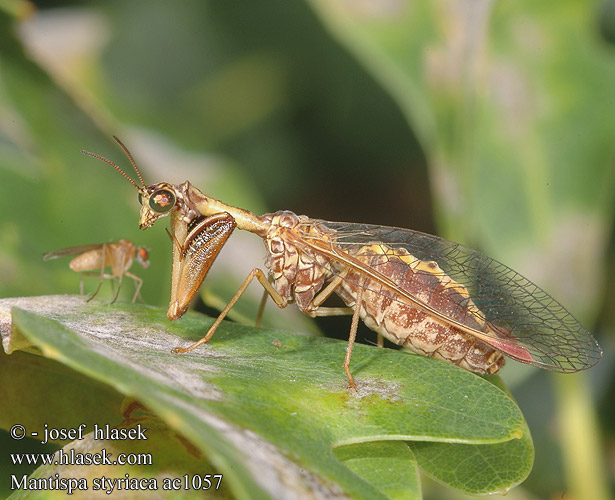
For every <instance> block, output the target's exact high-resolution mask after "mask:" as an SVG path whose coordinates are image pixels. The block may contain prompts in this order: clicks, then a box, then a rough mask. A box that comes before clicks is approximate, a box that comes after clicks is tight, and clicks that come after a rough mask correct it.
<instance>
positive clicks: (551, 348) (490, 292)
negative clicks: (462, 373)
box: [298, 220, 602, 372]
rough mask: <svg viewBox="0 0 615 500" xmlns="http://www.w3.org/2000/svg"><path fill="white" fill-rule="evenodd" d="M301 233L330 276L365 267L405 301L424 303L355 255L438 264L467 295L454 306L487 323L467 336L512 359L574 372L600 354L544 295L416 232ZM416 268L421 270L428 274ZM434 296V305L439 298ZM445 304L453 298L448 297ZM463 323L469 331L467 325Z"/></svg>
mask: <svg viewBox="0 0 615 500" xmlns="http://www.w3.org/2000/svg"><path fill="white" fill-rule="evenodd" d="M313 224H318V227H319V228H325V237H324V238H320V239H321V241H319V242H316V239H318V238H319V237H317V236H315V232H314V231H309V230H308V228H309V226H310V225H313ZM298 234H300V235H301V237H302V239H303V240H304V241H306V242H308V243H310V247H311V248H313V249H316V250H318V249H320V250H321V251H322V252H323V253H326V255H327V257H329V258H330V259H331V258H332V259H333V261H334V262H335V261H336V262H338V264H337V265H334V266H333V267H334V268H336V269H335V270H332V271H333V272H339V271H340V270H341V269H342V268H343V267H344V266H348V265H349V262H352V263H353V266H354V267H355V269H357V265H358V266H359V267H361V266H363V267H362V268H361V269H359V270H360V271H362V272H364V273H365V274H366V275H367V274H369V275H370V277H372V279H376V280H377V281H378V282H379V284H381V285H384V286H386V287H388V290H389V291H393V292H395V293H394V295H396V296H398V297H399V300H402V301H404V302H406V303H408V299H410V301H411V302H414V303H423V304H425V302H423V301H422V300H421V298H420V297H419V296H418V294H416V295H414V296H412V294H411V293H410V292H408V290H410V289H412V287H410V286H404V284H403V283H397V284H392V283H391V281H390V280H388V279H387V277H386V276H380V274H379V272H378V269H374V268H370V267H369V266H367V265H364V264H363V265H362V264H361V263H357V262H356V260H353V259H352V256H353V255H356V254H357V253H358V252H359V250H360V249H361V248H363V247H365V246H366V245H379V248H380V249H381V251H382V252H383V253H384V255H385V256H386V255H390V256H391V257H393V256H398V255H399V254H400V249H405V251H407V253H409V254H410V255H412V256H414V257H415V258H416V259H418V260H419V261H420V262H421V263H426V262H435V263H437V265H438V267H437V268H436V269H437V271H436V273H439V278H441V279H445V280H446V279H448V278H450V279H451V280H453V281H454V282H456V283H459V284H461V285H463V287H465V289H466V290H467V294H465V295H464V293H459V294H457V299H456V300H457V301H458V303H457V304H456V309H458V310H460V311H461V310H464V309H466V310H469V309H470V308H471V304H473V305H475V306H476V307H475V308H471V309H472V310H471V311H470V312H468V313H466V316H470V315H471V316H474V317H478V319H479V322H480V321H482V322H484V323H486V324H487V325H489V328H487V329H479V328H474V329H473V328H471V327H470V331H469V333H472V334H474V335H475V336H476V337H477V338H479V339H480V340H482V341H484V342H486V343H488V344H490V345H491V346H492V347H494V348H495V349H497V350H499V351H502V352H504V353H505V354H506V355H508V356H510V357H512V358H514V359H517V360H519V361H522V362H524V363H528V364H532V365H535V366H538V367H541V368H546V369H549V370H552V371H556V372H576V371H579V370H584V369H586V368H589V367H591V366H593V365H595V364H596V363H597V362H598V361H599V360H600V358H601V356H602V351H601V349H600V346H599V345H598V343H597V342H596V340H595V339H594V338H593V337H592V335H591V334H590V333H589V332H588V331H587V330H586V329H585V328H584V327H583V326H582V325H581V324H580V323H579V322H578V321H577V320H576V319H575V318H574V317H573V316H572V315H571V314H570V313H569V312H568V311H567V310H566V309H565V308H564V307H563V306H562V305H561V304H559V303H558V302H557V301H556V300H555V299H553V298H552V297H551V296H550V295H549V294H548V293H546V292H545V291H544V290H542V289H541V288H539V287H538V286H537V285H535V284H534V283H532V282H531V281H530V280H528V279H527V278H525V277H523V276H521V275H520V274H519V273H517V272H515V271H514V270H512V269H510V268H509V267H507V266H505V265H504V264H502V263H500V262H498V261H496V260H494V259H492V258H490V257H488V256H486V255H484V254H482V253H480V252H478V251H476V250H472V249H471V248H468V247H465V246H463V245H460V244H458V243H454V242H451V241H448V240H445V239H443V238H439V237H437V236H432V235H429V234H425V233H421V232H418V231H412V230H408V229H400V228H392V227H386V226H373V225H369V224H353V223H342V222H328V221H315V220H311V221H309V222H306V224H305V226H304V231H303V232H302V229H301V228H299V232H298ZM398 260H399V259H398ZM416 267H417V272H419V273H420V272H427V271H422V270H420V269H419V267H421V266H418V265H417V266H416ZM422 267H423V268H424V267H425V266H424V265H423V266H422ZM432 274H435V273H434V272H432ZM355 285H357V283H355ZM440 289H441V287H440ZM428 293H429V294H432V295H431V296H430V299H429V302H430V303H431V302H432V300H433V298H434V297H433V294H437V293H439V292H438V288H436V289H433V290H429V291H428ZM409 294H410V295H409ZM468 294H469V296H468ZM404 296H405V299H406V300H404ZM435 299H436V300H435V302H437V301H438V300H437V299H438V297H435ZM442 299H446V300H451V295H450V294H448V295H447V297H446V298H445V297H442ZM425 305H426V306H427V304H425ZM427 309H429V307H427ZM462 316H463V314H462ZM459 317H460V316H459V314H457V316H456V317H455V318H453V317H452V316H451V317H450V322H451V324H452V325H459ZM463 323H464V326H465V327H466V330H465V331H468V330H467V325H468V323H467V322H463Z"/></svg>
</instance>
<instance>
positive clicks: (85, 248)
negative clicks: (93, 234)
mask: <svg viewBox="0 0 615 500" xmlns="http://www.w3.org/2000/svg"><path fill="white" fill-rule="evenodd" d="M102 246H103V244H102V243H98V244H95V245H79V246H76V247H68V248H62V249H60V250H55V251H53V252H48V253H46V254H45V255H43V260H45V261H47V260H53V259H59V258H60V257H67V256H69V255H77V254H80V253H85V252H89V251H90V250H99V249H100V248H102Z"/></svg>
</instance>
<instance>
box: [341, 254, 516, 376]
mask: <svg viewBox="0 0 615 500" xmlns="http://www.w3.org/2000/svg"><path fill="white" fill-rule="evenodd" d="M353 256H354V257H355V258H356V259H358V260H360V261H361V262H363V263H364V264H366V265H368V266H369V267H371V268H372V269H374V270H376V271H377V272H378V273H380V274H381V275H384V276H385V277H386V278H388V279H390V280H391V281H393V282H394V283H395V284H396V285H398V286H399V287H401V288H403V289H404V290H406V291H407V292H409V294H411V295H412V296H413V297H415V298H416V299H417V300H419V301H420V302H422V303H424V304H426V305H428V306H429V307H431V308H433V309H435V310H436V311H438V312H439V313H441V314H443V315H444V316H446V317H447V318H451V319H453V320H455V321H457V322H459V323H461V324H463V325H465V326H468V327H470V328H473V329H476V330H479V331H481V332H488V331H489V327H488V326H487V325H486V324H485V321H484V320H483V319H481V315H480V311H479V310H478V308H477V307H476V305H475V304H474V302H473V301H472V300H471V298H470V296H469V293H468V291H467V289H466V288H465V287H464V286H463V285H461V284H459V283H457V282H455V281H453V280H452V279H451V278H449V277H448V276H447V275H446V273H445V272H444V271H443V270H442V269H441V268H440V267H439V266H438V264H437V263H436V262H432V261H420V260H418V259H416V258H415V257H413V256H412V255H410V254H409V253H408V252H407V251H406V250H405V249H391V248H389V247H387V246H386V245H383V244H374V245H368V246H363V247H361V248H360V250H359V251H358V252H356V253H354V254H353ZM365 279H367V281H366V282H365V281H364V280H365ZM359 284H362V288H363V289H364V291H363V296H362V298H361V310H360V316H361V319H362V320H363V322H364V323H365V324H366V325H367V326H368V327H369V328H371V329H372V330H374V331H376V332H378V333H380V334H381V335H383V336H384V337H386V338H387V339H389V340H390V341H391V342H394V343H395V344H398V345H401V346H404V347H408V348H410V349H412V350H413V351H415V352H417V353H419V354H423V355H426V356H430V357H434V358H439V359H443V360H445V361H448V362H450V363H453V364H456V365H459V366H461V367H463V368H465V369H467V370H470V371H474V372H478V373H497V372H498V371H499V370H500V368H501V367H502V366H504V363H505V359H504V357H503V355H502V354H501V353H500V352H499V351H496V350H494V349H493V348H492V347H491V346H489V345H487V344H485V343H484V342H482V341H480V340H478V339H477V338H475V337H473V336H472V335H470V334H467V333H465V332H464V331H462V330H460V329H459V328H456V327H454V326H449V325H447V324H445V323H444V322H442V321H441V320H438V319H437V318H435V317H433V316H431V315H429V314H428V313H426V312H424V311H422V310H420V309H417V308H415V307H412V305H409V304H408V303H404V302H402V301H401V300H396V299H398V297H397V295H398V294H397V293H396V292H395V291H394V290H392V289H391V288H390V287H388V286H386V285H383V284H382V283H380V282H379V281H376V280H374V279H372V278H365V277H364V275H363V274H359V273H358V272H356V271H351V272H349V274H348V275H347V277H346V279H345V280H344V281H343V282H342V284H341V285H340V286H339V287H338V288H337V289H336V292H337V294H338V295H339V296H340V297H341V298H342V299H343V300H344V302H345V303H346V304H347V305H348V306H349V307H355V306H356V304H355V303H356V297H357V290H358V286H359Z"/></svg>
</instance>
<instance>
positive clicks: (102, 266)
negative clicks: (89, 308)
mask: <svg viewBox="0 0 615 500" xmlns="http://www.w3.org/2000/svg"><path fill="white" fill-rule="evenodd" d="M106 250H107V244H106V243H103V245H102V257H101V259H102V262H101V264H100V281H99V282H98V287H97V288H96V291H95V292H94V293H93V294H92V295H91V297H90V298H89V299H88V300H86V302H89V301H90V300H92V299H93V298H94V297H96V294H97V293H98V292H99V290H100V287H101V286H102V284H103V280H104V279H105V257H106V253H107V252H106ZM90 269H91V268H90Z"/></svg>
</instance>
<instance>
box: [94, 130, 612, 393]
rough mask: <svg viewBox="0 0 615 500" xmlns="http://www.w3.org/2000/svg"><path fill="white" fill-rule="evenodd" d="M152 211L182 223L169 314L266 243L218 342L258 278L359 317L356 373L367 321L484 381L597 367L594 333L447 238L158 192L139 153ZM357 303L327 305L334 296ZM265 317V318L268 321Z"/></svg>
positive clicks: (146, 213)
mask: <svg viewBox="0 0 615 500" xmlns="http://www.w3.org/2000/svg"><path fill="white" fill-rule="evenodd" d="M115 140H116V141H117V142H118V144H119V145H120V146H121V147H122V149H123V150H124V152H125V153H126V155H127V156H128V158H129V159H130V162H131V163H132V166H133V167H134V169H135V171H136V173H137V176H138V178H139V181H140V183H141V185H140V186H139V185H137V184H136V183H135V182H134V181H133V180H132V179H131V178H130V177H129V176H128V175H127V174H126V173H125V172H124V171H122V170H121V169H120V168H119V167H118V166H117V165H115V164H114V163H112V162H111V161H109V160H107V159H106V158H103V157H101V156H99V155H96V154H94V153H89V152H87V151H83V152H84V153H85V154H87V155H90V156H93V157H95V158H98V159H100V160H102V161H104V162H106V163H108V164H109V165H111V166H112V167H113V168H115V169H116V170H117V171H119V172H120V173H121V174H122V175H123V176H124V177H126V178H127V179H128V180H129V181H130V182H131V183H132V184H133V186H134V187H135V188H136V190H137V191H138V194H139V202H140V203H141V214H140V219H139V227H140V228H141V229H146V228H149V227H151V226H152V225H153V224H154V223H155V222H156V221H157V220H158V219H159V218H160V217H165V216H167V215H170V216H171V233H170V234H171V239H172V241H173V270H172V285H171V287H172V288H171V302H170V304H169V310H168V312H167V317H168V318H169V319H170V320H174V319H177V318H179V317H181V316H182V315H183V314H184V312H185V311H186V309H187V308H188V306H189V304H190V301H191V299H192V298H193V297H194V295H195V294H196V292H197V291H198V289H199V286H200V285H201V283H202V281H203V279H204V278H205V276H206V275H207V272H208V270H209V268H210V267H211V264H212V263H213V261H214V259H215V258H216V256H217V255H218V253H220V251H221V250H222V247H223V246H224V244H225V243H226V241H227V239H228V237H229V236H230V235H231V233H232V232H233V230H234V229H235V227H237V228H239V229H242V230H245V231H250V232H251V233H254V234H256V235H257V236H260V237H261V238H263V241H264V243H265V248H266V252H267V256H266V261H265V265H266V267H267V268H268V270H269V277H267V275H265V273H264V272H263V271H262V270H261V269H258V268H256V269H253V270H252V271H251V272H250V273H249V274H248V276H247V277H246V279H245V280H244V282H243V283H242V284H241V286H240V287H239V289H238V290H237V292H236V293H235V295H234V296H233V297H232V298H231V300H230V301H229V302H228V304H227V305H226V307H225V308H224V309H223V310H222V312H221V313H220V315H219V316H218V318H217V320H216V321H215V322H214V323H213V325H212V326H211V328H210V329H209V331H207V333H206V334H205V336H204V337H203V338H202V339H200V340H199V341H197V342H195V343H194V344H192V345H191V346H189V347H187V348H181V347H177V348H176V349H175V350H174V352H176V353H183V352H188V351H191V350H193V349H195V348H196V347H198V346H199V345H201V344H203V343H204V342H207V341H208V340H209V339H210V338H211V337H212V335H213V334H214V332H215V331H216V328H217V327H218V325H219V324H220V322H221V321H222V320H223V319H224V317H225V316H226V314H227V313H228V311H229V310H230V309H231V308H232V307H233V305H234V304H235V302H236V301H237V300H238V299H239V297H240V296H241V295H242V293H243V292H244V291H245V289H246V288H247V287H248V285H249V284H250V282H251V281H252V280H253V279H254V278H256V279H257V280H258V282H259V283H260V284H261V285H262V286H263V288H264V289H265V292H266V294H268V295H269V296H270V297H271V298H272V299H273V301H274V302H275V303H276V304H277V306H278V307H280V308H283V307H286V306H287V305H288V304H289V303H292V302H294V303H295V304H296V305H297V307H299V309H301V311H303V312H304V313H306V314H309V315H310V316H333V315H342V314H348V315H352V321H351V327H350V335H349V341H348V348H347V350H346V357H345V359H344V369H345V371H346V375H347V377H348V382H349V384H350V386H351V387H356V385H355V382H354V380H353V377H352V375H351V373H350V356H351V353H352V347H353V344H354V341H355V336H356V331H357V326H358V322H359V319H362V320H363V321H364V322H365V324H366V325H367V326H368V327H369V328H371V329H372V330H374V331H375V332H377V333H378V334H379V335H382V336H384V337H386V338H387V339H388V340H390V341H391V342H394V343H395V344H399V345H402V346H404V347H408V348H410V349H412V350H414V351H415V352H417V353H420V354H424V355H426V356H431V357H434V358H439V359H443V360H445V361H448V362H450V363H453V364H456V365H459V366H461V367H463V368H466V369H467V370H470V371H474V372H478V373H489V374H492V373H497V372H498V371H499V370H500V368H501V367H502V366H503V365H504V363H505V358H504V355H506V356H509V357H511V358H513V359H516V360H517V361H521V362H523V363H528V364H531V365H535V366H538V367H540V368H546V369H548V370H552V371H556V372H565V373H566V372H568V373H569V372H576V371H579V370H584V369H586V368H590V367H591V366H593V365H594V364H596V363H597V362H598V361H599V360H600V357H601V355H602V351H601V349H600V347H599V345H598V343H597V342H596V340H595V339H594V338H593V337H592V335H591V334H590V333H589V332H588V331H587V330H586V329H585V328H583V326H581V324H580V323H579V322H578V321H577V320H576V319H575V318H574V317H573V316H572V315H571V314H570V313H569V312H568V311H567V310H566V309H564V307H563V306H561V305H560V304H559V303H558V302H556V301H555V300H554V299H553V298H551V296H550V295H549V294H547V293H546V292H544V291H543V290H542V289H540V288H539V287H538V286H536V285H535V284H533V283H532V282H531V281H529V280H528V279H526V278H524V277H523V276H521V275H520V274H518V273H517V272H515V271H513V270H512V269H510V268H508V267H507V266H505V265H504V264H501V263H499V262H497V261H495V260H493V259H491V258H489V257H487V256H486V255H484V254H482V253H480V252H478V251H476V250H472V249H470V248H467V247H465V246H463V245H460V244H458V243H453V242H450V241H447V240H445V239H442V238H439V237H437V236H432V235H429V234H424V233H420V232H417V231H411V230H408V229H398V228H392V227H385V226H374V225H368V224H352V223H340V222H328V221H324V220H315V219H310V218H309V217H306V216H303V215H295V214H294V213H292V212H289V211H285V210H284V211H279V212H274V213H270V214H265V215H262V216H258V215H255V214H253V213H252V212H249V211H248V210H244V209H241V208H237V207H233V206H230V205H226V204H225V203H222V202H221V201H218V200H216V199H214V198H211V197H209V196H207V195H205V194H203V193H202V192H201V191H200V190H198V189H197V188H195V187H194V186H192V185H191V184H190V182H188V181H186V182H184V183H183V184H180V185H172V184H169V183H166V182H160V183H157V184H151V185H149V186H146V185H145V183H144V182H143V178H142V176H141V173H140V172H139V169H138V168H137V166H136V164H135V162H134V160H133V158H132V156H131V155H130V153H129V152H128V150H127V149H126V147H125V146H124V145H123V144H122V142H121V141H120V140H119V139H117V138H115ZM332 293H335V294H337V295H339V296H340V297H341V298H342V300H343V301H344V303H345V304H346V307H325V306H323V303H324V302H325V300H326V299H327V298H328V297H329V296H330V295H331V294H332ZM259 314H260V313H259Z"/></svg>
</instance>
